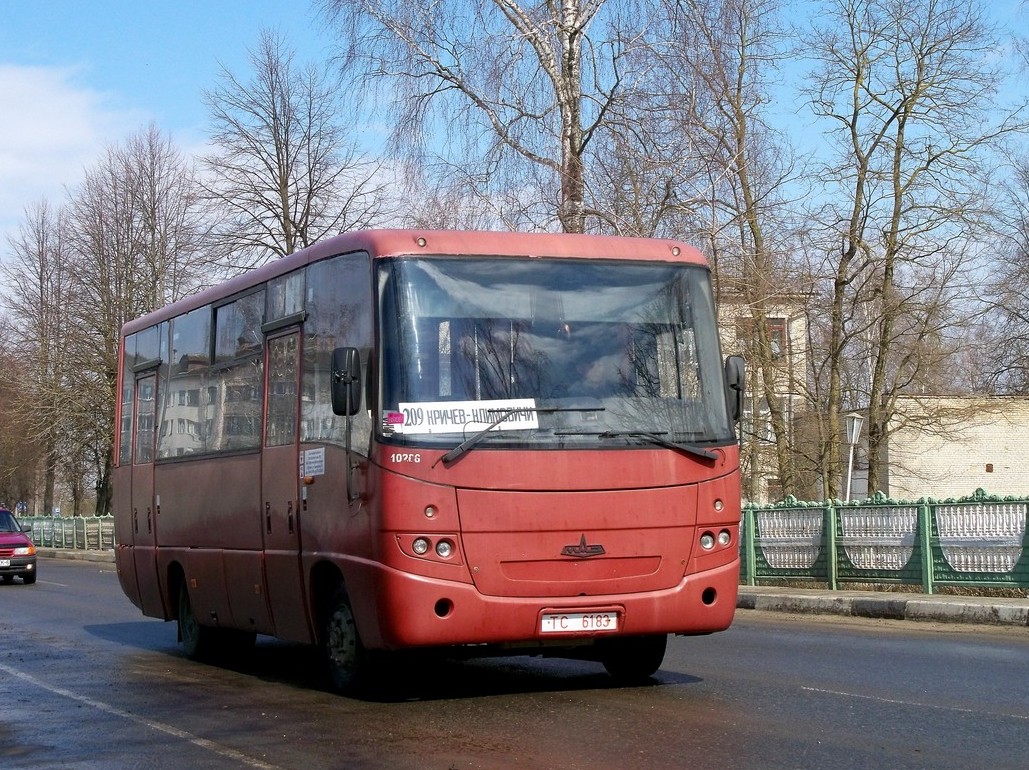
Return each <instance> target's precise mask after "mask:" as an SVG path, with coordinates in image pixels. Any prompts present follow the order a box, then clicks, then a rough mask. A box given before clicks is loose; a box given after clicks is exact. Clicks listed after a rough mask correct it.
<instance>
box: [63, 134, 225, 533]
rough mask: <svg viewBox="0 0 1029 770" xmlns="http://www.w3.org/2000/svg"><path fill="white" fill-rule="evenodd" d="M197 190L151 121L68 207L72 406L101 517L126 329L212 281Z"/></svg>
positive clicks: (113, 153) (109, 155)
mask: <svg viewBox="0 0 1029 770" xmlns="http://www.w3.org/2000/svg"><path fill="white" fill-rule="evenodd" d="M199 192H200V191H199V188H198V186H197V182H196V172H195V169H194V168H193V166H192V164H191V163H188V162H187V161H186V160H185V159H184V158H183V157H182V155H181V153H180V152H179V151H178V150H176V149H175V147H174V146H173V144H172V142H171V140H170V138H168V137H166V136H165V135H163V134H162V133H161V132H160V131H158V130H157V129H156V128H154V127H153V126H151V127H150V128H148V129H146V130H144V131H141V132H140V133H139V134H137V135H135V136H133V137H130V138H129V139H128V140H127V141H126V142H124V143H123V144H122V145H119V146H112V147H109V148H108V149H107V151H106V153H105V156H104V158H103V159H102V160H101V161H100V162H99V163H98V164H97V165H96V166H95V167H93V168H91V169H89V170H88V171H87V173H86V176H85V179H84V181H83V182H82V184H81V185H80V187H79V188H78V189H77V190H76V191H75V193H74V195H73V197H72V200H71V203H70V206H69V218H70V221H69V225H70V239H71V245H72V254H71V258H70V262H69V269H70V271H71V275H72V276H73V279H74V284H73V285H74V290H73V292H71V293H70V299H71V302H72V306H73V308H74V312H73V313H71V314H70V330H71V334H70V336H69V339H68V341H67V343H66V345H65V349H64V356H65V358H66V360H67V362H68V364H69V366H68V372H69V375H68V376H69V382H70V383H71V385H72V388H71V391H72V393H73V397H72V398H69V400H68V407H69V409H70V411H71V413H72V414H73V415H74V417H75V419H76V422H75V423H74V427H75V429H76V430H75V435H76V436H77V437H78V441H79V443H80V444H81V445H82V446H83V447H86V448H87V450H88V451H89V453H90V457H91V459H92V462H93V465H94V472H93V475H94V480H95V484H96V491H97V512H98V513H106V512H108V511H109V509H110V481H111V479H110V476H111V471H112V467H113V456H112V440H113V436H114V425H113V423H112V420H113V409H112V404H114V400H115V398H116V397H117V371H118V368H117V364H118V341H119V333H120V330H121V327H122V325H123V324H124V323H125V322H126V321H128V320H130V319H133V318H136V317H138V316H140V315H142V314H144V313H147V312H150V311H151V310H155V309H156V308H159V307H161V306H162V305H164V304H166V303H168V302H171V301H174V300H176V299H179V298H180V297H183V296H185V295H187V294H189V293H192V292H193V291H196V289H197V288H199V287H200V286H202V285H204V284H205V283H207V282H208V281H209V280H210V274H209V272H208V270H209V264H208V263H207V261H206V259H205V256H204V253H203V252H202V251H201V250H200V248H199V244H200V243H201V242H202V240H203V236H204V231H205V227H206V222H205V219H204V217H203V207H202V199H201V197H200V195H199Z"/></svg>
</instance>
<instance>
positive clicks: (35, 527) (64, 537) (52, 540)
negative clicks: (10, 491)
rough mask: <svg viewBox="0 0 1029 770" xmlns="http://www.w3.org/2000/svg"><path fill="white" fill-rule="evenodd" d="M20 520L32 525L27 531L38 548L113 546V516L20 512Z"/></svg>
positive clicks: (101, 549) (111, 547)
mask: <svg viewBox="0 0 1029 770" xmlns="http://www.w3.org/2000/svg"><path fill="white" fill-rule="evenodd" d="M20 521H21V523H22V524H24V525H28V526H31V527H32V531H31V532H30V533H29V534H30V537H31V538H32V542H33V543H34V544H35V545H36V547H37V548H76V549H79V550H88V551H93V550H99V551H103V550H109V549H113V548H114V517H113V516H22V517H20Z"/></svg>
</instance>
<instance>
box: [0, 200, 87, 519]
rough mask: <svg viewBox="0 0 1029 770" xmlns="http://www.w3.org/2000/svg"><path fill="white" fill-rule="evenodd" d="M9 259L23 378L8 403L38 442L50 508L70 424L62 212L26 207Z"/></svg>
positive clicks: (23, 429)
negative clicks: (63, 445)
mask: <svg viewBox="0 0 1029 770" xmlns="http://www.w3.org/2000/svg"><path fill="white" fill-rule="evenodd" d="M10 247H11V254H12V256H13V260H12V261H11V262H9V263H5V264H4V266H3V270H2V274H3V276H4V278H5V283H6V284H7V298H8V303H9V304H8V307H10V308H12V309H15V310H16V312H17V321H16V323H17V327H18V332H19V341H20V342H19V344H18V346H17V348H16V351H15V352H14V353H13V354H14V355H15V356H16V357H17V358H19V359H20V360H21V361H22V362H23V368H22V369H21V371H22V373H23V379H22V381H21V383H20V385H19V389H18V390H19V393H18V395H17V396H16V398H15V399H14V400H13V402H12V405H14V406H15V409H16V411H15V412H14V415H16V416H17V418H18V420H19V422H20V423H21V426H20V429H19V430H18V433H21V434H22V435H25V436H29V437H32V441H33V442H34V443H35V444H36V445H37V446H38V447H39V457H40V459H41V460H42V476H43V494H42V504H43V511H44V512H46V513H50V512H51V511H52V510H53V508H54V494H55V487H56V484H57V474H58V461H59V459H60V456H61V450H62V447H61V439H62V436H63V435H64V433H65V430H66V429H67V427H68V423H69V420H68V411H67V409H66V408H65V403H66V396H67V393H68V390H67V382H66V374H67V362H66V358H65V355H64V352H65V350H66V345H67V337H68V331H69V326H70V322H69V311H70V307H69V301H68V300H69V290H70V284H71V281H70V277H69V270H68V254H67V249H68V247H67V242H66V229H65V221H64V214H63V212H62V211H61V210H60V209H54V208H53V207H52V206H51V205H50V203H48V202H47V201H45V200H42V201H39V202H38V203H35V204H33V205H31V206H29V207H27V208H26V210H25V219H24V221H23V222H22V224H21V226H20V227H19V231H18V235H16V236H15V237H13V238H11V239H10Z"/></svg>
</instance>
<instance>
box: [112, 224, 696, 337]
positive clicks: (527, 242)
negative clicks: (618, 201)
mask: <svg viewBox="0 0 1029 770" xmlns="http://www.w3.org/2000/svg"><path fill="white" fill-rule="evenodd" d="M359 251H364V252H368V253H369V254H371V255H372V257H373V258H378V257H397V256H412V255H453V256H491V257H535V258H545V257H554V258H566V259H611V260H630V261H647V262H680V263H685V264H696V265H707V260H706V259H705V258H704V256H703V255H702V254H701V253H700V252H699V251H698V250H697V249H695V248H694V247H692V246H690V245H689V244H687V243H685V242H683V241H676V240H671V239H651V238H629V237H623V236H615V235H579V234H570V233H521V232H495V231H472V230H358V231H354V232H350V233H344V234H343V235H337V236H334V237H332V238H327V239H325V240H322V241H319V242H318V243H316V244H314V245H312V246H309V247H307V248H306V249H301V250H300V251H296V252H294V253H292V254H289V255H287V256H285V257H282V258H281V259H277V260H275V261H274V262H270V263H268V264H266V265H264V266H262V267H259V268H256V269H254V270H249V271H247V272H245V273H242V274H240V275H238V276H236V277H234V278H230V279H229V280H228V281H225V282H223V283H220V284H218V285H217V286H213V287H211V288H209V289H205V290H204V291H202V292H199V293H197V294H194V295H192V296H189V297H185V298H184V299H181V300H179V301H177V302H174V303H172V304H170V305H166V306H165V307H163V308H160V309H159V310H155V311H153V312H151V313H148V314H146V315H144V316H142V317H140V318H137V319H135V320H132V321H129V322H127V323H126V324H125V326H124V327H123V328H122V336H125V335H128V334H132V333H133V332H137V331H139V330H141V329H145V328H147V327H149V326H152V325H153V324H155V323H158V322H160V321H164V320H166V319H169V318H174V317H175V316H177V315H181V314H182V313H186V312H189V311H190V310H194V309H195V308H198V307H203V306H204V305H206V304H209V303H215V302H218V301H219V300H221V299H224V298H228V297H231V296H233V295H235V294H238V293H240V292H243V291H246V290H247V289H249V288H251V287H252V286H257V285H259V284H261V283H264V282H265V281H267V280H269V279H271V278H275V277H277V276H279V275H284V274H286V273H289V272H291V271H293V270H296V269H297V268H299V267H302V266H304V265H307V264H310V263H311V262H317V261H319V260H322V259H327V258H328V257H334V256H337V255H339V254H349V253H354V252H359Z"/></svg>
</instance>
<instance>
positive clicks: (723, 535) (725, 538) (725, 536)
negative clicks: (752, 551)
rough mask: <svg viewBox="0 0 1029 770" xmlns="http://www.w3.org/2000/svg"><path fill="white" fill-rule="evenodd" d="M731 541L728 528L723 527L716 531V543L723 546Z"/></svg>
mask: <svg viewBox="0 0 1029 770" xmlns="http://www.w3.org/2000/svg"><path fill="white" fill-rule="evenodd" d="M731 542H732V535H731V534H730V533H729V530H727V529H723V530H722V531H721V532H719V533H718V545H720V546H722V547H723V548H725V546H727V545H729V543H731Z"/></svg>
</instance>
